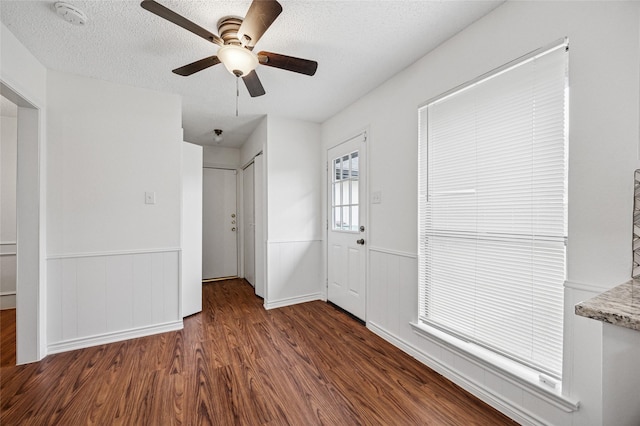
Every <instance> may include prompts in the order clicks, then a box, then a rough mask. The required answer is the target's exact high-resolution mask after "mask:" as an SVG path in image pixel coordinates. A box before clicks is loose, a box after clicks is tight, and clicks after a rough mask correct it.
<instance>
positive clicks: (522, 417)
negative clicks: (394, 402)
mask: <svg viewBox="0 0 640 426" xmlns="http://www.w3.org/2000/svg"><path fill="white" fill-rule="evenodd" d="M367 328H368V329H369V330H371V332H373V333H374V334H376V335H378V336H379V337H381V338H382V339H384V340H386V341H387V342H389V343H391V344H392V345H394V346H396V347H398V348H400V349H402V350H403V351H404V352H406V353H408V354H409V355H411V356H412V357H414V358H415V359H417V360H418V361H420V362H421V363H423V364H424V365H426V366H427V367H429V368H431V369H432V370H434V371H435V372H437V373H438V374H441V375H442V376H444V377H445V378H447V379H448V380H451V381H452V382H453V383H455V384H456V385H458V386H460V387H461V388H463V389H464V390H466V391H467V392H469V393H471V394H473V395H475V396H476V397H477V398H479V399H480V400H482V401H483V402H485V403H487V404H489V405H490V406H492V407H493V408H495V409H496V410H498V411H500V412H501V413H503V414H505V415H506V416H508V417H509V418H511V419H513V420H515V421H516V422H518V423H520V424H521V425H530V426H543V425H546V424H547V423H545V422H544V421H543V420H542V419H540V418H539V417H538V416H536V415H534V414H533V413H531V412H529V411H528V410H525V409H523V408H522V407H519V406H516V405H514V404H513V403H511V402H510V401H507V400H504V399H503V398H501V397H500V396H498V395H495V394H493V393H492V392H491V391H490V390H489V389H487V388H486V387H484V386H482V385H481V384H479V383H476V382H475V381H473V380H469V378H467V377H465V376H464V375H463V374H461V373H460V372H458V371H457V370H455V369H453V368H451V367H450V366H448V365H445V364H443V363H441V362H440V361H438V360H436V359H434V358H432V357H431V356H429V355H427V354H426V353H424V352H423V351H421V350H419V349H418V348H416V347H415V346H413V345H411V344H409V343H408V342H405V341H404V340H402V339H399V338H397V337H396V336H394V335H393V334H391V333H389V332H387V331H386V330H385V329H383V328H382V327H379V326H378V325H376V324H375V323H372V322H370V321H369V322H367Z"/></svg>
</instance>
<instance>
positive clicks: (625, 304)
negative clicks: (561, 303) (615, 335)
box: [575, 279, 640, 331]
mask: <svg viewBox="0 0 640 426" xmlns="http://www.w3.org/2000/svg"><path fill="white" fill-rule="evenodd" d="M575 312H576V315H580V316H583V317H587V318H592V319H595V320H598V321H603V322H606V323H609V324H613V325H618V326H620V327H626V328H630V329H632V330H638V331H640V279H632V280H630V281H627V282H626V283H624V284H620V285H619V286H617V287H614V288H612V289H611V290H607V291H605V292H604V293H602V294H600V295H598V296H596V297H594V298H592V299H589V300H587V301H584V302H581V303H578V304H577V305H576V307H575Z"/></svg>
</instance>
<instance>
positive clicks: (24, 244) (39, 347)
mask: <svg viewBox="0 0 640 426" xmlns="http://www.w3.org/2000/svg"><path fill="white" fill-rule="evenodd" d="M0 94H1V95H2V96H3V97H4V98H6V99H7V100H9V101H11V102H12V103H13V104H15V105H16V107H17V114H16V135H17V139H16V158H17V160H16V163H15V164H16V167H15V174H16V186H15V198H16V201H15V227H16V233H15V235H16V238H15V258H16V270H15V280H16V284H15V292H16V301H15V304H16V311H15V318H16V319H15V325H16V338H15V362H16V364H25V363H28V362H33V361H38V360H40V359H42V357H43V356H44V355H45V354H46V335H45V333H46V330H45V326H44V324H45V318H44V315H41V313H44V312H45V309H44V306H45V300H44V298H43V297H41V295H42V294H43V293H42V286H43V285H44V276H43V275H44V270H45V269H44V265H43V263H44V247H45V244H44V241H45V234H44V230H45V221H44V213H43V210H44V203H43V202H42V200H43V195H44V193H43V192H42V191H41V188H42V187H43V185H44V182H45V176H44V171H43V167H42V164H44V158H43V156H42V155H41V153H42V146H43V131H42V129H43V128H44V126H43V123H44V118H43V115H42V113H41V109H40V108H39V107H38V105H37V103H34V102H30V101H29V100H28V99H27V98H26V97H24V96H22V95H21V94H19V93H18V92H17V91H15V90H13V89H12V88H11V87H10V86H9V85H7V84H6V83H4V82H0Z"/></svg>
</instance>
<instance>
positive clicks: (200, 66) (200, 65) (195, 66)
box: [173, 56, 220, 77]
mask: <svg viewBox="0 0 640 426" xmlns="http://www.w3.org/2000/svg"><path fill="white" fill-rule="evenodd" d="M219 63H220V59H218V57H217V56H209V57H208V58H204V59H200V60H199V61H195V62H192V63H190V64H188V65H185V66H183V67H180V68H176V69H175V70H173V73H174V74H178V75H181V76H184V77H186V76H189V75H191V74H195V73H197V72H198V71H202V70H204V69H207V68H209V67H212V66H214V65H218V64H219Z"/></svg>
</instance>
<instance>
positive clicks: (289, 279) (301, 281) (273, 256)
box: [264, 240, 324, 309]
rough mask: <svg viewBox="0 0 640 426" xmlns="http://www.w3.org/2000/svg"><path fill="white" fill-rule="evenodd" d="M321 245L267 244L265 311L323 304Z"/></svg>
mask: <svg viewBox="0 0 640 426" xmlns="http://www.w3.org/2000/svg"><path fill="white" fill-rule="evenodd" d="M322 259H323V256H322V241H321V240H312V241H275V242H274V241H269V242H268V243H267V283H266V284H267V285H266V295H265V296H266V297H265V302H264V306H265V308H266V309H273V308H278V307H281V306H287V305H294V304H296V303H303V302H309V301H311V300H321V299H322V298H323V286H324V283H323V282H322V276H323V274H322Z"/></svg>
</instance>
